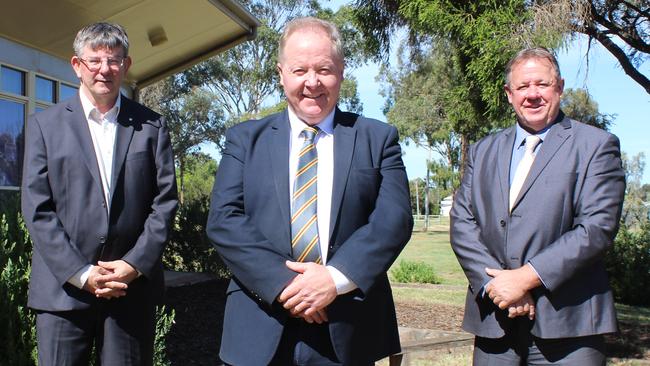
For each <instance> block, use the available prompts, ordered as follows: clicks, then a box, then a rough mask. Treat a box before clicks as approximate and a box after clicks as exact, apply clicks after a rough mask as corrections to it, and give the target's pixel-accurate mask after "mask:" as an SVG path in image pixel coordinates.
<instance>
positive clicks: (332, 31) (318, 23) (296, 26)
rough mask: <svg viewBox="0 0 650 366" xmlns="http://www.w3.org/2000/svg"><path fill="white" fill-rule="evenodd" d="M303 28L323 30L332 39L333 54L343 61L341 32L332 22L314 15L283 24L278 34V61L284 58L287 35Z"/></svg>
mask: <svg viewBox="0 0 650 366" xmlns="http://www.w3.org/2000/svg"><path fill="white" fill-rule="evenodd" d="M304 29H311V30H321V31H323V32H325V34H326V35H327V36H328V37H329V39H330V40H331V41H332V50H333V51H334V55H335V56H336V57H337V58H338V59H339V60H340V61H341V62H342V63H345V60H344V53H343V41H342V40H341V33H340V32H339V29H338V28H337V27H336V25H334V23H332V22H328V21H327V20H323V19H318V18H314V17H301V18H295V19H293V20H291V21H290V22H289V23H287V24H286V25H285V26H284V32H282V36H280V46H279V48H278V61H279V62H282V60H283V59H284V47H285V46H286V43H287V39H288V38H289V36H291V35H292V34H293V33H295V32H296V31H299V30H304Z"/></svg>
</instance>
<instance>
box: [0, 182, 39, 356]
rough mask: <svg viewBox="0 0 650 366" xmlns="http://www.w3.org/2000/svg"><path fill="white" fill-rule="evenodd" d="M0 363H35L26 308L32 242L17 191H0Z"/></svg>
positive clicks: (33, 333) (30, 315)
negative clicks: (20, 207) (20, 211)
mask: <svg viewBox="0 0 650 366" xmlns="http://www.w3.org/2000/svg"><path fill="white" fill-rule="evenodd" d="M0 194H1V198H0V202H1V203H2V206H1V207H2V209H1V210H0V324H2V327H1V328H2V329H0V355H2V359H1V360H0V364H5V362H6V364H7V365H18V366H20V365H33V364H35V363H36V359H37V355H36V331H35V328H34V314H33V313H31V312H30V311H29V309H28V308H27V288H28V285H29V274H30V271H31V263H30V257H31V252H32V244H31V241H30V239H29V235H28V233H27V229H26V228H25V223H24V222H23V220H22V217H21V216H20V214H18V211H19V204H18V202H19V199H20V198H19V195H18V193H17V192H0Z"/></svg>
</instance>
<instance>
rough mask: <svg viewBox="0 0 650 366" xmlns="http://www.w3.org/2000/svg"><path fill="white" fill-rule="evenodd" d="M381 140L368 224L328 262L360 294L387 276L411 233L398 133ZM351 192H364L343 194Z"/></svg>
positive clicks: (393, 132) (411, 226)
mask: <svg viewBox="0 0 650 366" xmlns="http://www.w3.org/2000/svg"><path fill="white" fill-rule="evenodd" d="M376 136H381V135H380V134H376ZM381 137H382V138H383V140H380V144H381V146H382V147H381V152H382V153H381V161H380V163H379V166H378V168H379V177H380V178H379V179H380V186H379V190H378V194H377V197H376V199H375V202H374V208H373V209H372V211H371V213H370V215H369V216H368V223H367V224H365V225H363V226H360V227H359V228H357V229H356V230H355V231H354V232H352V234H351V235H350V236H349V237H348V238H347V239H346V240H345V241H344V242H343V243H341V245H340V246H339V247H338V248H337V250H336V252H335V253H333V254H332V257H331V258H330V259H329V260H328V262H327V264H328V265H330V266H333V267H335V268H336V269H337V270H339V271H340V272H341V273H343V274H344V275H345V276H346V277H347V278H348V279H349V280H351V281H352V282H354V283H355V284H356V285H357V286H358V287H359V289H360V290H361V292H362V293H363V294H367V292H368V291H369V290H370V289H371V288H372V286H373V285H374V284H375V283H376V281H377V279H378V278H379V277H380V276H382V275H385V274H386V271H388V269H389V268H390V266H391V264H392V263H393V262H394V261H395V259H396V258H397V256H398V255H399V253H400V252H401V251H402V249H403V248H404V246H405V245H406V243H407V242H408V240H409V239H410V237H411V232H412V230H413V216H412V214H411V204H410V196H409V187H408V180H407V177H406V170H405V168H404V163H403V162H402V153H401V149H400V146H399V143H398V133H397V129H395V127H393V126H389V128H388V129H387V133H384V134H383V136H381ZM350 189H363V188H362V187H346V191H347V190H350ZM332 219H334V218H332ZM345 219H346V218H345V217H341V218H340V220H345Z"/></svg>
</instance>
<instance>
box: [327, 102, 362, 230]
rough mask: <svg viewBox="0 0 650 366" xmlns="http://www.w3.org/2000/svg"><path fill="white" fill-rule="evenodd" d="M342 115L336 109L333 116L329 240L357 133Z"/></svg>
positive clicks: (341, 198)
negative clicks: (332, 168)
mask: <svg viewBox="0 0 650 366" xmlns="http://www.w3.org/2000/svg"><path fill="white" fill-rule="evenodd" d="M342 117H343V114H342V113H341V111H339V110H338V109H337V110H336V112H335V114H334V177H333V180H332V209H331V211H330V227H329V229H330V236H329V237H330V238H331V237H332V233H333V231H334V226H335V224H336V218H337V217H338V216H339V215H338V213H339V210H340V209H341V203H342V201H343V194H344V193H345V187H346V185H347V182H348V176H349V173H350V166H351V165H352V155H353V152H354V144H355V142H356V136H357V131H356V129H354V127H353V126H354V124H353V123H351V121H345V120H343V119H342Z"/></svg>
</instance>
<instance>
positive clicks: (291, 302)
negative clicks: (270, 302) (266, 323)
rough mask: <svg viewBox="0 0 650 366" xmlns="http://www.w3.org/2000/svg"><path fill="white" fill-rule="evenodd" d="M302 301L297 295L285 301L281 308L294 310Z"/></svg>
mask: <svg viewBox="0 0 650 366" xmlns="http://www.w3.org/2000/svg"><path fill="white" fill-rule="evenodd" d="M301 301H302V297H299V296H298V295H295V296H293V297H291V298H289V299H287V300H286V301H285V302H284V303H283V304H282V306H283V307H284V308H285V309H293V308H295V307H296V306H297V305H298V304H300V303H301Z"/></svg>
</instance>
